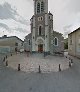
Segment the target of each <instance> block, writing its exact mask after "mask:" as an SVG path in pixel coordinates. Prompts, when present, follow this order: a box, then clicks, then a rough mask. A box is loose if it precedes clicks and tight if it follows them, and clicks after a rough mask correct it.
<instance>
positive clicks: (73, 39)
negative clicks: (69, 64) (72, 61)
mask: <svg viewBox="0 0 80 92" xmlns="http://www.w3.org/2000/svg"><path fill="white" fill-rule="evenodd" d="M68 52H69V55H72V56H76V57H79V58H80V27H79V28H78V29H76V30H74V31H73V32H71V33H70V34H69V35H68Z"/></svg>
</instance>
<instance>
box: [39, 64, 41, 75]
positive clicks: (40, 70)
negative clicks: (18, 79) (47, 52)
mask: <svg viewBox="0 0 80 92" xmlns="http://www.w3.org/2000/svg"><path fill="white" fill-rule="evenodd" d="M39 73H41V68H40V65H39Z"/></svg>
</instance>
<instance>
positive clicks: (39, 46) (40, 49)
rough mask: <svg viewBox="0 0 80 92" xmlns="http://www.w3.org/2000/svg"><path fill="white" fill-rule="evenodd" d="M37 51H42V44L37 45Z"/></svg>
mask: <svg viewBox="0 0 80 92" xmlns="http://www.w3.org/2000/svg"><path fill="white" fill-rule="evenodd" d="M38 52H40V53H42V52H43V44H39V45H38Z"/></svg>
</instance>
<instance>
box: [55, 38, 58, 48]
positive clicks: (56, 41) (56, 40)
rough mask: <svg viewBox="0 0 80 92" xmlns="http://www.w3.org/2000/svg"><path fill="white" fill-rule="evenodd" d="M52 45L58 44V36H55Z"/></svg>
mask: <svg viewBox="0 0 80 92" xmlns="http://www.w3.org/2000/svg"><path fill="white" fill-rule="evenodd" d="M54 46H58V38H57V37H55V38H54Z"/></svg>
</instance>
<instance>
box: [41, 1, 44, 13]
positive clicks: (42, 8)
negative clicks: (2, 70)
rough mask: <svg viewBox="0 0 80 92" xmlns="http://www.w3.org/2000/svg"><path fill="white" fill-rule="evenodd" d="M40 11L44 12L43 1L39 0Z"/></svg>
mask: <svg viewBox="0 0 80 92" xmlns="http://www.w3.org/2000/svg"><path fill="white" fill-rule="evenodd" d="M41 12H44V2H43V1H42V2H41Z"/></svg>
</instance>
